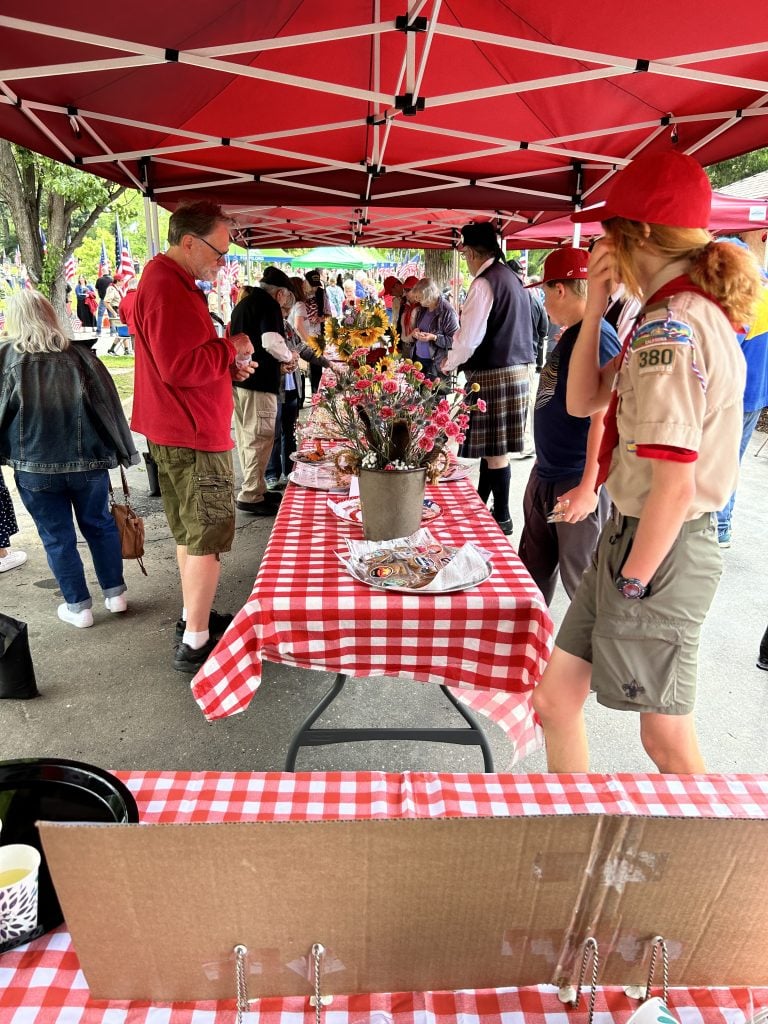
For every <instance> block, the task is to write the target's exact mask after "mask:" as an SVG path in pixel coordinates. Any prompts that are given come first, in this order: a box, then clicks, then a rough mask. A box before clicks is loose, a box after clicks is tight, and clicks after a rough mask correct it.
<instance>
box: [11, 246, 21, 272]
mask: <svg viewBox="0 0 768 1024" xmlns="http://www.w3.org/2000/svg"><path fill="white" fill-rule="evenodd" d="M13 262H14V264H15V265H16V266H17V267H20V266H21V249H20V248H19V247H18V245H17V246H16V252H15V253H14V254H13Z"/></svg>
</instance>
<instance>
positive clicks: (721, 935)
mask: <svg viewBox="0 0 768 1024" xmlns="http://www.w3.org/2000/svg"><path fill="white" fill-rule="evenodd" d="M40 832H41V835H42V837H43V842H44V847H45V853H46V857H47V859H48V864H49V867H50V870H51V874H52V876H53V880H54V884H55V886H56V891H57V893H58V895H59V899H60V901H61V905H62V908H63V910H64V915H65V918H66V921H67V925H68V927H69V930H70V932H71V934H72V938H73V942H74V945H75V949H76V950H77V953H78V956H79V958H80V962H81V964H82V967H83V970H84V972H85V976H86V978H87V980H88V984H89V986H90V989H91V993H92V995H93V996H94V997H95V998H100V999H101V998H112V999H150V1000H157V1001H166V1000H206V999H231V998H234V995H235V985H234V956H233V953H232V950H233V947H234V946H235V945H236V944H238V943H242V944H243V945H244V946H246V947H247V948H248V949H249V951H250V957H249V976H248V988H249V992H250V995H251V996H267V995H270V996H276V995H278V996H279V995H308V994H310V993H311V991H312V984H311V982H310V980H309V978H310V975H309V974H308V971H307V957H308V956H309V951H310V949H311V946H312V944H313V943H315V942H320V943H322V944H323V945H324V946H325V948H326V950H327V958H326V970H325V973H324V978H323V990H324V991H325V992H329V993H333V992H339V993H341V992H344V993H352V992H379V991H388V992H393V991H412V990H416V991H423V990H430V989H433V990H439V989H454V988H488V987H490V988H494V987H499V986H506V985H534V984H541V983H548V982H553V983H555V984H564V983H571V982H573V980H574V977H575V975H576V973H577V969H578V962H579V960H580V953H581V947H582V944H583V942H584V940H585V938H586V937H587V936H588V935H594V936H595V938H596V939H597V940H598V942H599V944H600V959H601V970H600V980H601V982H602V983H603V984H621V985H625V984H641V983H643V982H644V981H645V978H646V974H647V955H648V950H649V946H650V941H651V939H652V937H653V936H654V935H657V934H658V935H663V936H664V938H665V939H666V942H667V945H668V947H669V952H670V961H671V966H670V981H671V984H673V985H686V986H716V985H732V986H733V985H765V984H768V955H766V952H767V951H768V857H766V855H765V851H766V849H768V821H749V820H733V819H729V820H722V821H721V820H717V819H705V818H692V819H672V818H646V817H632V816H626V815H608V816H600V815H581V816H575V815H568V816H562V817H551V816H547V817H518V818H450V819H437V820H435V819H399V820H374V821H333V822H295V823H291V822H244V823H236V824H192V825H189V824H184V825H173V824H169V825H71V824H60V823H48V822H44V823H41V825H40Z"/></svg>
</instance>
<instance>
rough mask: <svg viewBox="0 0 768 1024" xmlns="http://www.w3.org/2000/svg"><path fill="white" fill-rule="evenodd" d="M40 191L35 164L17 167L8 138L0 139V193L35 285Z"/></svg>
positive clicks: (39, 274) (39, 266)
mask: <svg viewBox="0 0 768 1024" xmlns="http://www.w3.org/2000/svg"><path fill="white" fill-rule="evenodd" d="M39 195H40V192H39V189H38V184H37V179H36V176H35V171H34V168H33V167H31V166H30V167H26V168H20V167H19V166H18V164H17V163H16V159H15V157H14V155H13V149H12V148H11V144H10V142H6V141H5V140H4V139H0V196H2V198H3V199H4V200H5V202H6V203H7V205H8V209H9V210H10V212H11V220H12V221H13V223H14V226H15V228H16V235H17V237H18V239H19V249H20V250H21V262H22V263H23V264H24V266H25V267H26V268H27V274H28V275H29V279H30V281H31V282H32V284H33V285H35V287H37V285H39V283H40V280H41V278H42V274H43V245H42V241H41V239H40V199H39Z"/></svg>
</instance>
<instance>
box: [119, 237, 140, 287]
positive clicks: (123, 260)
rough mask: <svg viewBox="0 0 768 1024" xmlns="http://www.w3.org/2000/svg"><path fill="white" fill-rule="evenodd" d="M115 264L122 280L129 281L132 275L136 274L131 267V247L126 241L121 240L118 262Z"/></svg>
mask: <svg viewBox="0 0 768 1024" xmlns="http://www.w3.org/2000/svg"><path fill="white" fill-rule="evenodd" d="M117 266H118V270H119V271H120V276H121V277H122V279H123V281H129V280H130V279H131V278H132V277H135V276H136V271H135V270H134V269H133V256H131V248H130V246H129V244H128V242H127V241H123V247H122V249H121V250H120V262H119V263H118V265H117Z"/></svg>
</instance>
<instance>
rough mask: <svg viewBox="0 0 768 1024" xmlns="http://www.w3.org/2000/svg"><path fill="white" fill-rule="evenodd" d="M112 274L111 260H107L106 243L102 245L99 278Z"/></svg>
mask: <svg viewBox="0 0 768 1024" xmlns="http://www.w3.org/2000/svg"><path fill="white" fill-rule="evenodd" d="M109 273H110V267H109V259H108V258H107V248H106V246H105V245H104V243H103V242H102V243H101V256H100V257H99V277H104V275H105V274H109Z"/></svg>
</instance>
